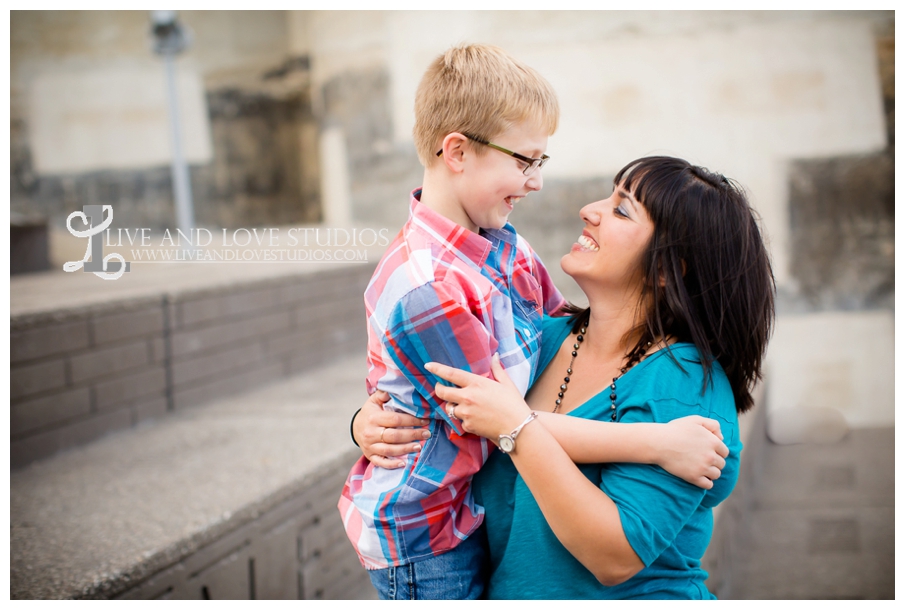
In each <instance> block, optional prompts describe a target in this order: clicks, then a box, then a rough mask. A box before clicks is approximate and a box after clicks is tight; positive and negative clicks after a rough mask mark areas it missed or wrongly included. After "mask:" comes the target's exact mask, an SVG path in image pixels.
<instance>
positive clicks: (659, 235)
mask: <svg viewBox="0 0 905 610" xmlns="http://www.w3.org/2000/svg"><path fill="white" fill-rule="evenodd" d="M614 184H615V189H614V191H613V194H612V195H611V196H610V197H609V198H608V199H606V200H603V201H598V202H595V203H592V204H589V205H587V206H585V207H584V208H583V209H582V210H581V217H582V220H583V221H584V223H585V229H584V231H583V232H582V235H581V237H579V238H578V240H577V243H576V244H575V245H573V246H572V249H571V251H570V252H569V254H567V255H566V256H565V257H563V259H562V268H563V270H564V271H565V272H566V273H568V274H569V275H570V276H571V277H573V278H574V279H575V281H576V282H577V283H578V285H579V286H580V287H581V289H582V290H583V291H584V293H585V295H586V296H587V299H588V303H589V307H588V308H587V309H584V310H580V309H577V308H573V310H572V311H571V314H572V315H571V316H570V317H568V318H547V319H545V321H544V324H545V326H544V344H543V346H542V354H541V358H540V367H541V368H542V369H543V371H542V372H541V373H540V374H539V376H538V378H537V379H536V381H535V383H534V384H533V386H532V388H531V390H530V391H529V393H528V395H527V397H526V398H525V399H522V398H521V396H519V394H518V392H517V391H516V390H515V389H514V386H513V385H512V384H511V383H510V382H509V381H508V379H507V377H506V374H505V372H504V371H503V370H502V368H501V367H500V366H499V364H498V363H496V364H495V365H494V367H493V373H494V376H495V377H496V380H497V381H494V380H489V379H486V378H483V377H478V376H475V375H472V374H469V373H466V372H464V371H458V370H455V369H450V368H449V367H445V366H441V365H436V364H435V365H431V368H430V370H431V372H433V373H434V374H436V375H437V376H439V377H440V378H442V379H445V380H447V381H449V382H451V383H453V384H455V386H458V387H450V386H445V385H438V386H437V388H436V391H437V395H438V396H439V397H440V398H442V399H443V400H446V401H448V403H450V405H451V407H450V408H451V410H452V411H453V412H454V414H455V416H456V417H457V418H460V419H461V420H462V421H463V427H464V429H465V430H467V431H469V432H473V433H475V434H479V435H481V436H485V437H487V438H489V439H492V440H494V441H496V442H497V443H498V444H499V445H500V447H501V448H503V449H504V450H508V453H503V452H495V453H494V455H493V456H491V458H490V460H489V461H488V463H487V464H486V466H485V468H484V469H483V470H482V471H481V473H479V475H478V476H477V477H476V478H475V481H474V485H475V495H476V500H477V501H478V502H479V503H480V504H481V505H483V506H484V509H485V515H486V516H485V525H486V528H485V529H486V532H487V537H488V543H489V551H490V564H491V573H490V576H489V581H488V582H489V584H488V591H487V594H488V596H489V597H490V598H539V599H548V598H586V599H595V598H601V599H613V598H619V599H624V598H645V597H647V598H686V599H688V598H691V599H699V598H710V597H713V596H712V595H711V594H710V593H709V592H708V591H707V589H706V587H705V586H704V581H705V579H706V577H707V575H706V572H704V571H703V570H702V569H701V567H700V559H701V557H702V556H703V554H704V551H705V550H706V548H707V544H708V543H709V540H710V536H711V534H712V528H713V520H712V508H713V507H714V506H716V505H717V504H718V503H719V502H721V501H722V500H724V499H725V498H726V497H727V496H728V495H729V493H730V492H731V490H732V488H733V486H734V484H735V481H736V479H737V476H738V459H739V452H740V450H741V443H740V441H739V436H738V420H737V414H738V413H742V412H744V411H746V410H747V409H749V408H750V407H751V405H752V397H751V392H750V390H751V387H752V385H753V384H754V383H755V382H756V381H757V379H759V378H760V369H761V360H762V356H763V353H764V350H765V348H766V344H767V339H768V337H769V334H770V329H771V325H772V320H773V291H774V284H773V276H772V272H771V268H770V262H769V258H768V256H767V253H766V249H765V247H764V244H763V240H762V238H761V235H760V232H759V230H758V228H757V224H756V222H755V220H754V217H753V213H752V210H751V208H750V206H749V205H748V202H747V201H746V199H745V197H744V195H743V194H742V192H741V191H740V189H739V188H738V187H737V186H736V185H734V184H733V183H732V182H730V181H729V180H727V179H726V178H724V177H723V176H720V175H717V174H713V173H711V172H709V171H707V170H705V169H703V168H700V167H696V166H692V165H690V164H689V163H687V162H685V161H682V160H680V159H674V158H669V157H649V158H644V159H639V160H637V161H634V162H632V163H630V164H629V165H627V166H626V167H625V168H623V169H622V170H621V171H620V172H619V173H618V175H617V176H616V179H615V181H614ZM538 411H554V412H558V413H565V414H569V415H570V416H573V417H580V418H585V419H594V420H603V421H616V422H622V423H627V422H661V423H662V422H668V421H672V420H675V419H677V418H680V417H683V416H687V415H699V416H704V417H709V418H713V419H716V420H717V421H719V422H720V427H721V431H722V434H723V439H724V441H725V443H726V445H727V446H728V447H729V451H730V453H729V457H728V458H727V460H726V463H725V466H724V467H723V468H722V476H720V478H719V479H717V480H716V481H714V482H713V486H712V487H711V488H710V489H702V488H699V487H696V486H694V485H691V484H689V483H686V482H684V481H682V480H680V479H678V478H677V477H675V476H672V475H670V474H667V473H666V472H664V471H663V470H661V469H659V468H657V467H655V466H650V465H645V464H627V463H622V464H596V465H582V466H576V465H575V463H573V461H572V460H571V459H569V457H568V455H567V454H566V452H565V451H564V450H563V448H562V446H561V445H560V444H559V443H557V442H556V440H555V439H554V437H553V435H551V433H550V432H549V431H548V427H547V425H546V421H547V420H546V419H545V420H542V421H541V422H540V423H538V422H537V421H536V420H535V415H534V413H535V412H538ZM547 419H549V418H547Z"/></svg>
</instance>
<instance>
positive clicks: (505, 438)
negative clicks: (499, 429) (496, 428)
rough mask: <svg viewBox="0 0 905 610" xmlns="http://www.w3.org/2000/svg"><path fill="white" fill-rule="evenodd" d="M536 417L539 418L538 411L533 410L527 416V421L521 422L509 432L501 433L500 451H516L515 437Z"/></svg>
mask: <svg viewBox="0 0 905 610" xmlns="http://www.w3.org/2000/svg"><path fill="white" fill-rule="evenodd" d="M535 419H537V412H536V411H531V414H530V415H528V417H526V418H525V421H523V422H522V423H521V424H519V425H518V427H517V428H516V429H515V430H513V431H512V432H510V433H509V434H501V435H500V442H499V446H500V451H502V452H503V453H512V452H513V451H515V439H516V438H517V437H518V435H519V433H520V432H521V431H522V428H524V427H525V426H527V425H528V424H530V423H531V422H532V421H534V420H535Z"/></svg>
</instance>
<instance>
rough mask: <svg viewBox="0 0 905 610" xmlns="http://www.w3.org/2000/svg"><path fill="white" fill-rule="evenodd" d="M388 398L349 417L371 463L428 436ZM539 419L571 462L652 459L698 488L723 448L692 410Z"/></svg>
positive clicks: (409, 449)
mask: <svg viewBox="0 0 905 610" xmlns="http://www.w3.org/2000/svg"><path fill="white" fill-rule="evenodd" d="M388 399H389V397H388V395H387V394H386V393H385V392H375V393H374V394H372V395H371V397H370V398H368V400H367V401H366V402H365V404H364V405H363V406H362V409H361V412H360V413H358V415H357V416H356V417H355V418H354V419H353V422H352V436H353V440H355V441H356V442H357V443H358V444H359V445H360V446H361V449H362V453H363V454H364V455H365V457H366V458H368V459H369V460H370V461H371V462H373V463H374V464H376V465H378V466H381V467H383V468H389V469H393V468H401V467H402V466H404V465H405V462H404V461H402V460H399V459H396V458H398V457H399V456H402V455H406V454H409V453H415V452H417V451H420V450H421V444H420V441H422V440H423V439H426V438H429V437H430V432H428V431H427V430H425V429H421V428H412V427H410V426H419V425H426V421H425V420H417V419H416V418H413V417H411V416H408V415H405V414H403V413H395V412H393V411H384V410H383V409H382V405H383V403H385V402H386V401H387V400H388ZM419 421H424V422H425V423H418V422H419ZM539 421H541V422H543V425H544V427H546V428H547V429H548V430H549V431H550V433H551V434H552V435H553V437H554V438H555V439H556V440H557V442H558V443H559V444H560V446H561V447H562V448H563V449H564V450H565V451H566V453H567V455H568V456H569V458H570V459H571V460H572V461H573V462H575V463H577V464H600V463H615V462H629V463H637V464H656V465H657V466H660V467H661V468H663V469H664V470H666V471H667V472H669V473H670V474H672V475H675V476H677V477H679V478H680V479H683V480H685V481H688V482H689V483H691V484H692V485H697V486H698V487H701V488H702V489H710V488H712V487H713V481H714V480H715V479H717V478H719V476H720V471H721V469H722V468H723V466H724V465H725V463H726V460H725V458H726V456H727V455H728V454H729V450H728V449H727V448H726V445H725V444H724V443H723V442H722V440H720V439H721V435H720V426H719V423H718V422H716V421H715V420H712V419H707V418H704V417H699V416H696V415H692V416H689V417H683V418H680V419H676V420H673V421H671V422H669V423H667V424H653V423H651V424H646V423H635V424H613V423H609V422H596V421H590V420H586V419H580V418H577V417H570V416H568V415H558V414H553V413H539ZM491 440H496V439H491Z"/></svg>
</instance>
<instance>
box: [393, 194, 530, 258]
mask: <svg viewBox="0 0 905 610" xmlns="http://www.w3.org/2000/svg"><path fill="white" fill-rule="evenodd" d="M409 220H410V221H413V222H412V226H414V227H417V228H418V229H419V230H420V232H422V233H425V234H428V235H429V236H430V237H432V238H434V239H435V240H437V241H439V242H440V243H441V244H442V245H443V246H445V247H446V248H447V249H449V250H451V251H452V252H454V253H455V254H456V256H458V257H459V258H461V259H463V260H466V261H470V262H471V263H473V264H475V265H477V266H478V267H482V266H483V265H484V262H485V261H486V260H487V256H488V255H489V254H490V252H491V251H493V250H495V249H497V248H498V247H499V242H505V243H507V244H512V245H515V243H516V240H517V237H516V233H515V228H514V227H513V226H512V225H511V224H509V223H506V225H505V226H504V227H503V228H502V229H481V233H480V234H478V233H474V232H472V231H469V230H468V229H466V228H465V227H463V226H461V225H458V224H456V223H454V222H453V221H451V220H450V219H449V218H446V217H445V216H442V215H440V214H438V213H437V212H435V211H433V210H432V209H430V208H429V207H427V206H426V205H423V204H422V203H421V188H420V187H419V188H416V189H415V190H413V191H412V194H411V200H410V210H409Z"/></svg>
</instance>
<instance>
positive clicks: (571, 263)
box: [559, 252, 578, 279]
mask: <svg viewBox="0 0 905 610" xmlns="http://www.w3.org/2000/svg"><path fill="white" fill-rule="evenodd" d="M559 266H560V268H561V269H562V270H563V271H564V272H565V274H566V275H568V276H569V277H571V278H573V279H574V278H575V275H574V274H575V272H576V271H577V270H578V266H577V265H576V264H575V257H574V256H573V255H572V252H568V253H566V255H565V256H563V257H562V258H561V259H559Z"/></svg>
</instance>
